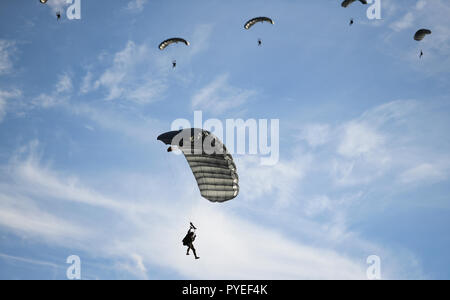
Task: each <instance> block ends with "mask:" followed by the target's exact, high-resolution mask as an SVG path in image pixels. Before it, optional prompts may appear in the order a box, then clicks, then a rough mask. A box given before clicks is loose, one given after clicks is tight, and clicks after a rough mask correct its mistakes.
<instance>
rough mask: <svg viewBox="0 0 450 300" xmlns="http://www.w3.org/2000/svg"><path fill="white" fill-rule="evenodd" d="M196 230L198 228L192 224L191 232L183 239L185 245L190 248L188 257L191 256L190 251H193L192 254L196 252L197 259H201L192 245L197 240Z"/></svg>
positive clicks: (187, 253)
mask: <svg viewBox="0 0 450 300" xmlns="http://www.w3.org/2000/svg"><path fill="white" fill-rule="evenodd" d="M196 229H197V228H195V226H194V224H192V223H190V227H189V230H188V232H187V234H186V236H185V237H184V239H183V245H184V246H186V247H188V249H187V252H186V255H189V250H191V249H192V252H194V257H195V259H199V258H200V257H198V256H197V252H196V251H195V248H194V245H193V244H192V243H193V242H194V240H195V238H196V235H195V230H196Z"/></svg>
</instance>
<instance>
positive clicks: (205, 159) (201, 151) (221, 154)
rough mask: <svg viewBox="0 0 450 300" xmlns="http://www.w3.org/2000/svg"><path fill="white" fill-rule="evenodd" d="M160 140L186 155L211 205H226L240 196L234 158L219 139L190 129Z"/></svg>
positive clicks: (202, 131) (162, 137)
mask: <svg viewBox="0 0 450 300" xmlns="http://www.w3.org/2000/svg"><path fill="white" fill-rule="evenodd" d="M158 140H160V141H161V142H163V143H164V144H166V145H171V146H173V147H176V148H177V149H179V150H181V151H182V152H183V154H184V156H185V158H186V160H187V162H188V164H189V166H190V167H191V170H192V173H193V174H194V177H195V179H196V180H197V185H198V188H199V189H200V193H201V195H202V197H204V198H206V199H207V200H209V201H211V202H224V201H228V200H231V199H233V198H235V197H236V196H237V195H238V194H239V177H238V174H237V171H236V165H235V164H234V161H233V157H232V156H231V154H229V153H228V151H227V149H226V147H225V145H224V144H223V143H222V142H221V141H220V140H219V139H218V138H217V137H216V136H215V135H213V134H212V133H210V132H209V131H206V130H203V129H198V128H188V129H182V130H177V131H169V132H166V133H163V134H161V135H160V136H158Z"/></svg>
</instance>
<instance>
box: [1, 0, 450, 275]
mask: <svg viewBox="0 0 450 300" xmlns="http://www.w3.org/2000/svg"><path fill="white" fill-rule="evenodd" d="M64 3H65V1H60V0H49V2H48V4H47V5H41V4H39V1H31V0H27V1H12V0H7V1H2V2H1V4H0V23H1V25H0V28H1V29H0V140H1V144H0V178H1V180H0V240H1V242H0V278H2V279H38V278H39V279H40V278H45V279H65V278H66V269H67V267H68V265H67V264H66V258H67V257H68V256H70V255H78V256H79V257H80V258H81V264H82V271H81V273H82V278H83V279H310V278H311V279H347V278H356V279H365V278H366V269H367V267H368V265H367V263H366V258H367V257H368V256H369V255H378V256H379V257H380V259H381V268H382V269H381V275H382V278H386V279H397V278H405V279H424V278H425V279H449V278H450V273H449V270H448V265H449V264H450V257H449V255H448V253H449V248H450V237H449V235H448V233H447V230H448V228H449V227H450V218H449V217H450V202H449V200H450V199H449V196H448V195H449V194H450V193H449V192H450V191H449V175H450V156H449V153H450V140H449V138H448V131H449V130H450V119H449V117H448V116H449V113H450V102H449V100H450V99H449V96H448V95H450V84H449V80H450V73H449V71H450V59H449V57H450V56H449V54H450V21H449V20H450V19H449V18H448V16H449V14H450V4H449V3H448V2H447V1H444V0H419V1H411V0H396V1H393V0H381V7H382V12H381V15H382V19H381V20H369V19H368V18H367V17H366V7H364V6H363V5H361V4H360V3H354V4H353V5H351V6H350V7H348V8H346V9H344V8H341V6H340V1H337V0H336V1H334V0H333V1H332V0H320V1H288V0H286V1H285V0H276V1H275V0H274V1H262V0H260V1H256V0H255V1H251V0H249V1H241V0H239V1H238V0H236V1H218V0H216V1H211V0H210V1H205V0H190V1H177V0H164V1H151V0H148V1H146V0H130V1H87V0H84V1H83V0H81V10H82V11H81V19H80V20H69V19H67V18H66V16H65V14H64V12H65V8H64V7H65V6H64ZM57 10H61V11H62V12H63V15H62V18H61V20H60V21H57V20H56V17H55V12H56V11H57ZM261 15H263V16H269V17H271V18H273V20H274V21H275V25H269V24H257V25H255V26H254V27H253V28H252V29H251V30H249V31H246V30H244V29H243V25H244V23H245V21H246V20H248V19H250V18H252V17H255V16H261ZM350 18H354V20H355V24H354V25H353V26H351V27H350V26H349V24H348V22H349V20H350ZM419 28H429V29H431V30H432V31H433V34H432V35H431V36H428V37H426V38H425V39H424V40H423V41H422V42H421V43H418V42H416V41H414V40H413V38H412V37H413V35H414V33H415V31H416V30H417V29H419ZM173 36H181V37H184V38H186V39H187V40H189V41H190V43H191V45H190V46H189V47H185V46H181V45H176V46H174V47H169V48H167V49H166V50H165V51H160V50H159V49H158V48H157V46H158V44H159V43H160V42H161V41H162V40H164V39H166V38H169V37H173ZM258 38H261V39H262V41H263V46H262V47H258V46H257V39H258ZM421 49H422V50H423V52H424V56H423V58H422V59H419V58H418V54H419V52H420V50H421ZM173 59H176V60H177V63H178V64H177V67H176V69H174V70H173V69H172V66H171V62H172V60H173ZM195 110H201V111H202V112H203V119H209V118H217V119H219V120H222V121H225V120H226V119H229V118H231V119H237V118H242V119H244V120H247V119H279V122H280V132H279V137H280V160H279V162H278V163H277V164H276V165H273V166H262V165H261V164H260V160H259V157H258V156H257V155H235V156H234V159H235V161H236V165H237V168H238V173H239V177H240V187H241V190H240V194H239V196H238V197H237V198H236V199H234V200H232V201H229V202H227V203H223V204H214V203H210V202H208V201H206V200H205V199H202V198H201V197H200V193H199V191H198V188H197V186H196V183H195V179H194V177H193V176H192V173H191V171H190V169H189V168H188V165H187V163H186V161H185V160H184V158H183V157H182V156H175V155H171V154H168V153H167V152H166V148H165V147H164V145H162V144H161V143H160V142H158V141H157V140H156V137H157V136H158V134H160V133H162V132H165V131H169V130H170V126H171V123H172V122H173V121H174V120H175V119H178V118H184V119H188V120H191V122H193V117H194V111H195ZM189 221H192V222H194V223H195V224H196V225H197V226H198V227H199V231H198V239H197V241H196V247H197V249H198V253H199V256H200V257H201V259H200V260H198V261H195V260H194V259H193V258H192V257H187V256H186V255H185V254H184V251H185V249H184V248H183V247H182V245H181V242H180V241H181V239H182V237H183V235H184V234H185V231H186V230H187V224H188V222H189Z"/></svg>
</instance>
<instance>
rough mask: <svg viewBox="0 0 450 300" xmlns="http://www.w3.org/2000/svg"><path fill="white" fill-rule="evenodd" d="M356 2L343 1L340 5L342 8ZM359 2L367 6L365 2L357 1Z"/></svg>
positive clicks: (363, 0) (351, 0)
mask: <svg viewBox="0 0 450 300" xmlns="http://www.w3.org/2000/svg"><path fill="white" fill-rule="evenodd" d="M355 1H356V0H344V1H343V2H342V4H341V6H342V7H347V6H349V5H350V4H352V3H353V2H355ZM359 2H361V3H362V4H367V0H359Z"/></svg>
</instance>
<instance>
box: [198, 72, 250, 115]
mask: <svg viewBox="0 0 450 300" xmlns="http://www.w3.org/2000/svg"><path fill="white" fill-rule="evenodd" d="M228 79H229V74H222V75H219V76H217V77H216V78H215V79H214V80H213V81H212V82H210V83H209V84H207V85H206V86H205V87H203V88H202V89H200V90H199V91H198V92H197V93H195V94H194V96H192V101H191V103H192V107H193V108H194V109H201V110H204V111H211V112H214V113H222V112H225V111H227V110H231V109H233V108H236V107H239V106H241V105H243V104H245V103H247V101H249V99H251V98H252V97H253V96H255V94H256V92H255V91H253V90H246V89H241V88H237V87H234V86H232V85H230V84H229V83H228Z"/></svg>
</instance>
